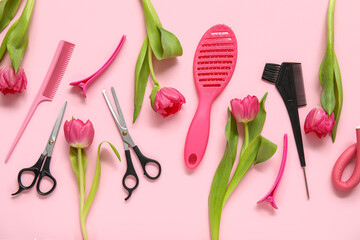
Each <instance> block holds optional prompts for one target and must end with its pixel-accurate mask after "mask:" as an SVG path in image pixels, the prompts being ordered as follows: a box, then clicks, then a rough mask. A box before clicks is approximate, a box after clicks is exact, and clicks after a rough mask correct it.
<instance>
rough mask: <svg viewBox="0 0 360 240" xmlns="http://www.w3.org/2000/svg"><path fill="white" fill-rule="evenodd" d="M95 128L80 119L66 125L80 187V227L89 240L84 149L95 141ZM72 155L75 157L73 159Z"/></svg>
mask: <svg viewBox="0 0 360 240" xmlns="http://www.w3.org/2000/svg"><path fill="white" fill-rule="evenodd" d="M94 133H95V131H94V127H93V125H92V123H91V122H90V121H89V120H88V121H87V122H86V123H84V122H83V121H81V120H80V119H71V120H70V121H66V122H65V124H64V134H65V139H66V141H67V142H68V143H69V144H70V146H71V148H70V159H71V161H72V162H71V163H72V166H73V169H74V172H75V173H76V177H77V180H78V185H79V196H80V225H81V232H82V235H83V239H84V240H87V239H88V236H87V231H86V226H85V221H86V215H87V212H86V211H85V208H84V204H85V171H86V155H85V151H84V148H86V147H88V146H89V145H90V144H91V143H92V141H93V140H94ZM72 152H73V153H72ZM71 155H73V156H74V157H73V158H71Z"/></svg>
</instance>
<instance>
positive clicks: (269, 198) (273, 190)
mask: <svg viewBox="0 0 360 240" xmlns="http://www.w3.org/2000/svg"><path fill="white" fill-rule="evenodd" d="M287 145H288V139H287V134H285V135H284V149H283V157H282V161H281V165H280V170H279V173H278V176H277V178H276V180H275V183H274V185H273V187H272V188H271V190H270V192H269V193H268V194H266V196H265V197H264V198H262V199H261V200H260V201H258V202H257V203H258V204H259V203H261V202H263V201H267V202H269V203H270V204H271V206H273V207H274V208H275V209H278V207H277V205H276V203H275V193H276V190H277V188H278V186H279V183H280V180H281V178H282V175H283V173H284V169H285V163H286V155H287Z"/></svg>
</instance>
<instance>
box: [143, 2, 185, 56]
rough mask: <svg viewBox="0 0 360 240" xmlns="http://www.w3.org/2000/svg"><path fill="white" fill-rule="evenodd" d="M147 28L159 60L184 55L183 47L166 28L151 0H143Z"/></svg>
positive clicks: (152, 46)
mask: <svg viewBox="0 0 360 240" xmlns="http://www.w3.org/2000/svg"><path fill="white" fill-rule="evenodd" d="M142 3H143V6H144V15H145V21H146V30H147V35H148V37H149V41H150V45H151V48H152V50H153V52H154V55H155V57H156V58H157V59H158V60H162V59H165V58H170V57H176V56H181V55H182V47H181V44H180V42H179V40H178V39H177V37H176V36H175V35H174V34H172V33H171V32H169V31H167V30H165V29H164V28H163V27H162V25H161V22H160V19H159V17H158V15H157V13H156V11H155V9H154V6H153V5H152V3H151V1H150V0H142Z"/></svg>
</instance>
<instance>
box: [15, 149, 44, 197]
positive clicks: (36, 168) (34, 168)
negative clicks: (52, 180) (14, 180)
mask: <svg viewBox="0 0 360 240" xmlns="http://www.w3.org/2000/svg"><path fill="white" fill-rule="evenodd" d="M44 159H45V155H44V154H41V156H40V158H39V160H38V161H37V162H36V163H35V164H34V165H33V166H32V167H29V168H23V169H21V170H20V172H19V174H18V184H19V190H18V191H17V192H16V193H13V194H11V195H13V196H14V195H17V194H19V193H21V192H22V191H23V190H27V189H30V188H32V187H33V186H34V184H35V182H36V179H37V177H38V176H39V174H40V169H41V166H42V164H43V162H44ZM24 172H25V173H26V172H32V173H34V179H33V181H32V182H31V184H30V185H28V186H25V185H24V184H23V183H22V181H21V177H22V175H23V173H24Z"/></svg>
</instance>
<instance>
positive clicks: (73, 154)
mask: <svg viewBox="0 0 360 240" xmlns="http://www.w3.org/2000/svg"><path fill="white" fill-rule="evenodd" d="M81 157H82V166H83V173H84V174H85V173H86V167H87V158H86V154H85V151H84V149H81ZM70 162H71V166H72V168H73V170H74V173H75V175H76V180H77V183H78V187H79V191H80V180H79V167H78V166H79V165H78V150H77V148H75V147H70ZM84 187H85V186H84ZM84 191H85V188H84Z"/></svg>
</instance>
